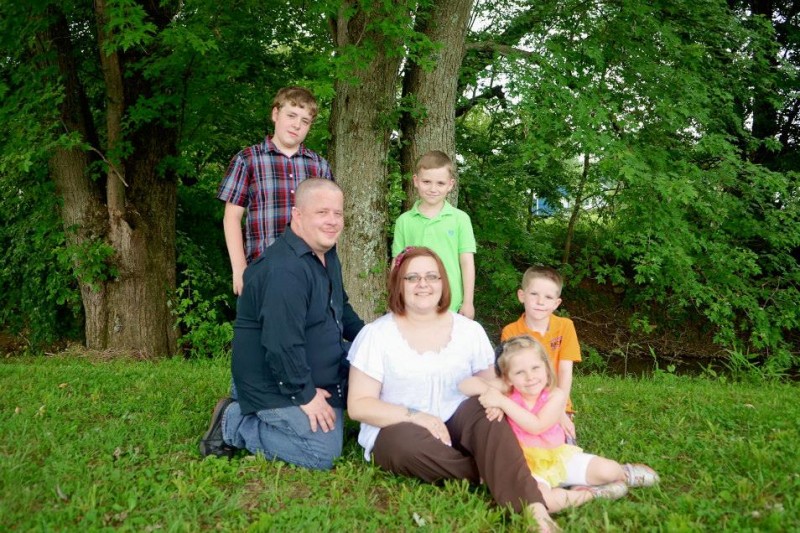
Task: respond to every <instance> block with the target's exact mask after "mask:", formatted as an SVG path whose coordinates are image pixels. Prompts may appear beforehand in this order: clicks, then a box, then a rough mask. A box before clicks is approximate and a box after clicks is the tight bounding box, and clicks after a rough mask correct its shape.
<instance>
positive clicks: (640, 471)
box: [622, 463, 659, 487]
mask: <svg viewBox="0 0 800 533" xmlns="http://www.w3.org/2000/svg"><path fill="white" fill-rule="evenodd" d="M622 470H623V471H624V472H625V479H626V481H627V483H628V486H629V487H652V486H653V485H655V484H656V483H658V482H659V477H658V474H657V473H656V471H655V470H653V469H652V468H650V467H649V466H647V465H643V464H639V463H626V464H624V465H622Z"/></svg>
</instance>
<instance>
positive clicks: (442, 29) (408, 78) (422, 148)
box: [400, 0, 473, 209]
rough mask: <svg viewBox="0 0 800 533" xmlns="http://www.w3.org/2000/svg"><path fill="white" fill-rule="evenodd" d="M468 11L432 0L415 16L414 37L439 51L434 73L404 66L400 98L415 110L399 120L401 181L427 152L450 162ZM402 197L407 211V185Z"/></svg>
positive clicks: (461, 3)
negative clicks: (411, 102) (410, 100)
mask: <svg viewBox="0 0 800 533" xmlns="http://www.w3.org/2000/svg"><path fill="white" fill-rule="evenodd" d="M472 5H473V0H437V1H436V2H434V3H433V5H431V6H430V7H429V8H428V9H426V10H424V11H420V12H419V13H418V14H417V21H416V26H417V27H416V29H417V31H418V32H420V33H423V34H425V35H426V36H427V37H428V38H429V39H430V40H431V42H433V43H435V44H436V45H438V46H439V48H438V49H437V51H436V55H435V57H434V58H433V60H434V64H435V66H434V68H432V69H425V68H424V67H423V66H421V65H420V64H419V63H416V62H413V61H409V63H408V65H407V66H406V70H405V76H404V79H403V97H404V98H413V100H414V101H415V102H416V106H417V109H416V110H415V112H414V113H409V112H406V113H404V114H403V115H402V117H401V129H402V139H403V144H402V148H401V151H400V169H401V172H402V173H403V176H410V175H411V174H412V173H413V172H414V165H415V163H416V161H417V159H418V158H419V157H420V156H421V155H422V154H424V153H425V152H428V151H429V150H441V151H442V152H444V153H446V154H447V155H449V156H450V157H451V158H453V160H454V161H455V155H456V153H455V152H456V139H455V135H456V134H455V109H456V98H457V96H458V94H457V88H458V72H459V69H460V68H461V62H462V60H463V58H464V43H465V40H466V35H467V30H468V29H469V20H470V13H471V12H472ZM406 193H407V195H406V197H407V201H406V205H405V208H406V209H408V208H410V207H411V204H412V203H413V199H414V197H415V194H416V193H415V191H414V186H413V183H412V182H411V180H408V181H407V183H406ZM449 199H450V201H451V203H453V204H454V205H455V204H456V203H457V199H458V187H457V185H456V187H454V188H453V191H452V192H451V194H450V198H449Z"/></svg>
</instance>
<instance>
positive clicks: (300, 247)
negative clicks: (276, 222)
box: [284, 225, 336, 265]
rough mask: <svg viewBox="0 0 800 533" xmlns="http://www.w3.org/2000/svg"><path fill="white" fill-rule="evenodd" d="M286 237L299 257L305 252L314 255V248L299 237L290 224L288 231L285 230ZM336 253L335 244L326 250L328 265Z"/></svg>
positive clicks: (287, 227) (287, 242)
mask: <svg viewBox="0 0 800 533" xmlns="http://www.w3.org/2000/svg"><path fill="white" fill-rule="evenodd" d="M284 238H285V239H286V244H288V245H289V247H290V248H291V249H292V251H293V252H294V253H295V255H297V257H301V256H303V255H305V254H312V255H314V250H312V249H311V247H310V246H309V245H308V244H306V241H304V240H303V239H301V238H300V237H298V236H297V234H296V233H295V232H294V231H292V226H290V225H287V226H286V231H285V232H284ZM334 255H336V246H335V245H334V247H333V248H331V249H330V250H328V251H327V252H325V264H326V265H327V264H329V261H328V259H330V258H331V256H334Z"/></svg>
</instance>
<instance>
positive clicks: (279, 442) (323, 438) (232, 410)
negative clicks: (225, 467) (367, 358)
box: [222, 402, 344, 470]
mask: <svg viewBox="0 0 800 533" xmlns="http://www.w3.org/2000/svg"><path fill="white" fill-rule="evenodd" d="M333 410H334V412H335V413H336V425H335V427H334V429H332V430H331V431H328V432H327V433H325V432H323V431H322V430H321V429H319V428H317V431H316V432H314V431H311V423H310V422H309V420H308V415H306V414H305V413H304V412H303V410H302V409H300V408H299V407H294V406H292V407H281V408H278V409H264V410H261V411H258V412H257V413H255V414H249V415H242V410H241V407H240V406H239V402H233V403H231V404H230V405H229V406H228V408H227V409H226V410H225V414H224V416H223V418H222V436H223V439H224V440H225V443H226V444H229V445H231V446H235V447H236V448H246V449H247V450H248V451H250V452H251V453H261V454H263V455H264V456H265V457H266V458H267V459H280V460H281V461H285V462H287V463H292V464H295V465H298V466H302V467H305V468H312V469H316V470H328V469H330V468H332V467H333V461H334V459H336V458H337V457H339V456H340V455H341V454H342V439H343V434H344V419H343V416H344V410H343V409H341V408H334V409H333Z"/></svg>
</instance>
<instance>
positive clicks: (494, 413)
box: [486, 407, 505, 422]
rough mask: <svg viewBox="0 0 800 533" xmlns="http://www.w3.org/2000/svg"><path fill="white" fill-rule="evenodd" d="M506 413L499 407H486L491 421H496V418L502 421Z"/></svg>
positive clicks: (487, 416)
mask: <svg viewBox="0 0 800 533" xmlns="http://www.w3.org/2000/svg"><path fill="white" fill-rule="evenodd" d="M504 415H505V413H504V412H503V410H502V409H500V408H499V407H489V408H488V409H486V418H488V419H489V421H490V422H494V421H495V420H497V421H498V422H501V421H502V420H503V416H504Z"/></svg>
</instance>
